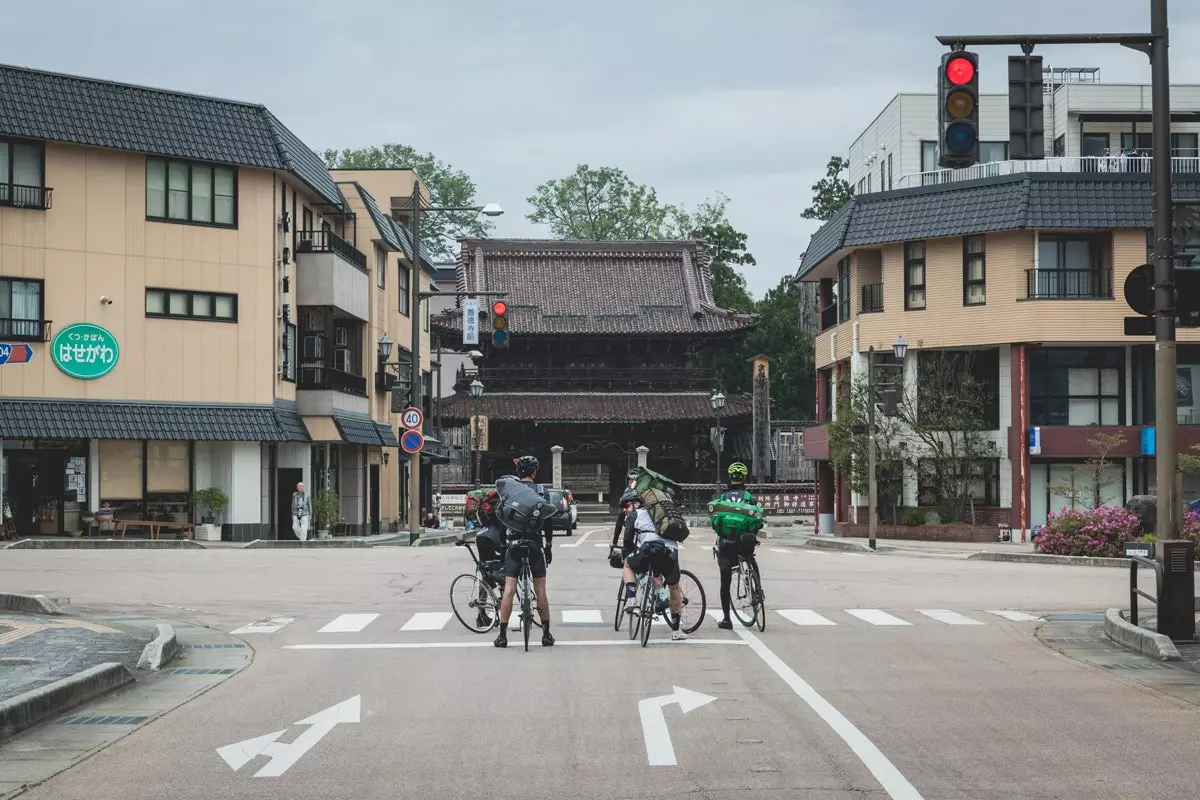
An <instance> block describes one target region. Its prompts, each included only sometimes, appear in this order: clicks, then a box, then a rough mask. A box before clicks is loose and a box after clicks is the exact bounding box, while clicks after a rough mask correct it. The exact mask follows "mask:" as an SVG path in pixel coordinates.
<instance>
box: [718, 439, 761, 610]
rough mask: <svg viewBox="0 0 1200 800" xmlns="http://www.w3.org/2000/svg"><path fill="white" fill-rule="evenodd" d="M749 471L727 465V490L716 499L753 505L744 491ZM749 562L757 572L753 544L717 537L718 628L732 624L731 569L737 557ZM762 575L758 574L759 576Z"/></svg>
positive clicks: (750, 495)
mask: <svg viewBox="0 0 1200 800" xmlns="http://www.w3.org/2000/svg"><path fill="white" fill-rule="evenodd" d="M749 474H750V470H749V469H747V468H746V465H745V464H743V463H741V462H740V461H738V462H735V463H733V464H730V465H729V488H728V489H726V490H725V491H724V492H723V493H722V494H721V495H720V496H719V497H718V498H717V499H718V500H730V501H733V502H735V503H751V504H752V503H754V495H752V494H750V492H749V491H747V490H746V476H747V475H749ZM739 555H740V556H742V557H744V558H745V559H746V560H747V561H749V562H750V563H751V564H752V565H753V566H754V569H755V570H758V561H757V560H756V559H755V558H754V544H743V543H742V542H738V541H731V540H729V539H723V538H722V537H720V536H718V537H717V566H718V567H720V569H721V621H720V622H718V623H717V627H718V628H724V629H725V630H730V629H732V628H733V622H732V621H730V619H729V607H730V606H731V605H733V600H732V599H731V598H730V596H729V587H730V584H732V583H733V568H734V567H735V566H736V565H737V560H738V556H739ZM761 574H762V573H761V572H760V573H759V575H761Z"/></svg>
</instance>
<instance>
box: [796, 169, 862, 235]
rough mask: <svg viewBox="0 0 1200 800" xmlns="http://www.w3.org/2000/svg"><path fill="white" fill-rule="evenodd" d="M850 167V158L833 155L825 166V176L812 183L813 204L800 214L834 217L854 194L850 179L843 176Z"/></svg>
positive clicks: (814, 217) (823, 217) (819, 217)
mask: <svg viewBox="0 0 1200 800" xmlns="http://www.w3.org/2000/svg"><path fill="white" fill-rule="evenodd" d="M849 169H850V161H849V159H845V158H842V157H841V156H832V157H831V158H830V159H829V163H828V164H827V165H826V166H825V177H824V178H822V179H821V180H819V181H817V182H816V183H814V184H813V185H812V192H813V201H812V205H811V206H809V207H808V208H806V209H804V212H803V213H801V214H800V216H802V217H804V218H805V219H819V220H822V221H826V220H829V219H832V217H833V215H834V214H836V213H837V210H838V209H839V208H841V207H842V206H844V205H846V203H847V202H849V200H850V197H851V196H852V195H853V194H854V187H853V186H851V185H850V181H848V180H846V179H845V178H843V177H842V173H843V172H847V171H848V170H849Z"/></svg>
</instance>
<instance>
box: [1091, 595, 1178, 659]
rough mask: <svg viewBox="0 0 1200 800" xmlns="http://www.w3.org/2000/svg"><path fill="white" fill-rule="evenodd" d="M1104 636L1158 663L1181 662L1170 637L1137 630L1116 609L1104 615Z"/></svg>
mask: <svg viewBox="0 0 1200 800" xmlns="http://www.w3.org/2000/svg"><path fill="white" fill-rule="evenodd" d="M1104 635H1105V636H1107V637H1108V638H1109V639H1111V640H1112V641H1113V642H1114V643H1116V644H1119V645H1120V646H1121V647H1124V648H1126V649H1127V650H1132V651H1133V652H1135V653H1141V654H1142V655H1144V656H1150V658H1156V659H1158V660H1159V661H1180V660H1181V656H1180V655H1179V650H1178V648H1176V647H1175V643H1174V642H1172V641H1171V639H1170V637H1168V636H1164V635H1163V634H1161V633H1155V632H1154V631H1148V630H1146V629H1145V628H1139V627H1138V626H1137V625H1134V624H1133V623H1131V622H1130V621H1129V620H1127V619H1125V618H1124V617H1123V616H1121V610H1120V609H1118V608H1110V609H1108V611H1106V612H1105V613H1104Z"/></svg>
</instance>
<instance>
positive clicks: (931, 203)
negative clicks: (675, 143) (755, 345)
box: [796, 172, 1200, 279]
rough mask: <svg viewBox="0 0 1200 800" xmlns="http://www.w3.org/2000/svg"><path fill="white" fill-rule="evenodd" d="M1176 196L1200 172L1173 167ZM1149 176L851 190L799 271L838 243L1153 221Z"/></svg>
mask: <svg viewBox="0 0 1200 800" xmlns="http://www.w3.org/2000/svg"><path fill="white" fill-rule="evenodd" d="M1173 184H1174V195H1175V198H1176V199H1184V198H1187V199H1191V198H1200V175H1196V176H1194V177H1190V176H1186V175H1178V174H1177V175H1176V176H1175V180H1174V181H1173ZM1152 188H1153V187H1152V184H1151V181H1150V176H1148V175H1143V174H1096V173H1082V172H1081V173H1036V172H1034V173H1021V174H1016V175H1005V176H1001V177H998V178H983V179H980V180H974V181H962V182H958V183H946V184H940V185H937V186H922V187H919V188H916V189H901V190H898V191H894V192H878V193H876V194H869V195H862V196H855V197H852V198H851V199H850V201H849V202H848V203H846V205H844V206H842V208H841V209H839V210H838V212H837V214H836V215H835V216H834V217H833V218H832V219H830V220H829V221H828V222H826V223H825V224H824V225H822V226H821V228H820V230H818V231H817V232H816V233H815V234H813V237H812V239H811V240H809V245H808V250H807V251H806V252H805V254H804V258H803V260H802V261H801V264H800V270H799V272H798V273H797V275H796V277H797V278H798V279H803V277H804V276H805V275H806V274H807V273H808V272H810V271H811V270H812V269H813V268H814V267H816V266H817V265H818V264H820V263H821V262H823V261H824V260H825V259H827V258H829V257H830V256H831V255H833V254H834V253H836V252H837V251H838V250H840V249H842V248H843V247H862V246H865V245H876V244H888V243H893V242H903V241H908V240H912V239H933V238H937V237H941V236H965V235H970V234H975V233H987V232H990V231H1003V230H1016V229H1020V228H1040V229H1045V230H1053V229H1078V228H1091V229H1112V228H1149V227H1151V226H1152V225H1153V213H1154V208H1153V197H1152Z"/></svg>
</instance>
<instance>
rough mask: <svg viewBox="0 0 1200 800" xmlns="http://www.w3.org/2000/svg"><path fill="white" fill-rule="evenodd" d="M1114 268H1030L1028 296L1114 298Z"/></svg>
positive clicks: (1027, 297) (1026, 291)
mask: <svg viewBox="0 0 1200 800" xmlns="http://www.w3.org/2000/svg"><path fill="white" fill-rule="evenodd" d="M1112 296H1113V272H1112V270H1111V269H1027V270H1025V298H1026V299H1027V300H1111V299H1112Z"/></svg>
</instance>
